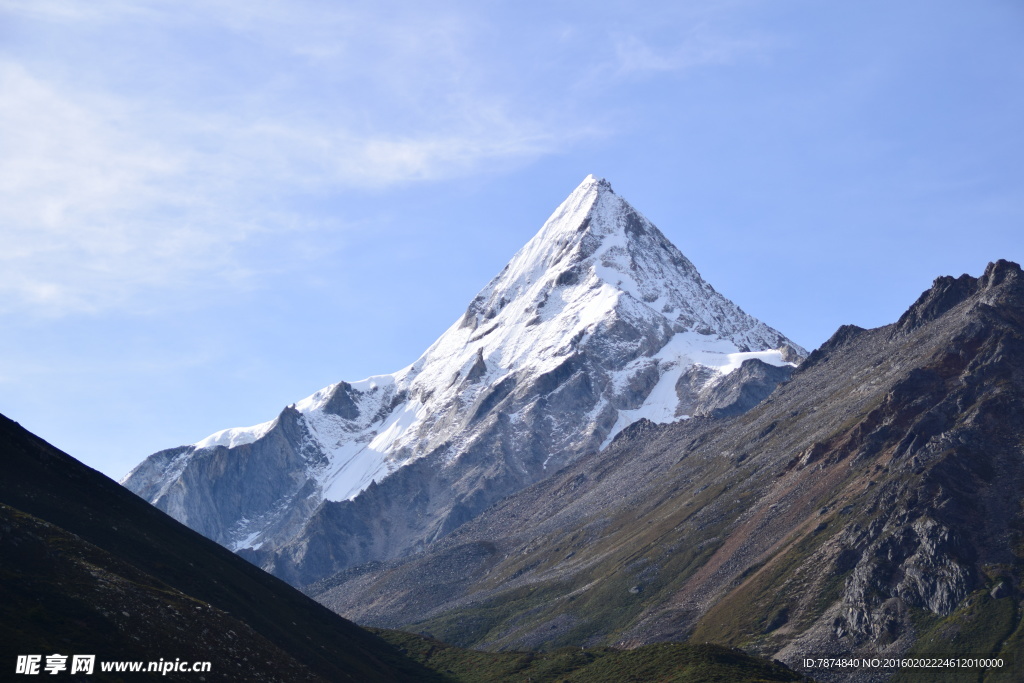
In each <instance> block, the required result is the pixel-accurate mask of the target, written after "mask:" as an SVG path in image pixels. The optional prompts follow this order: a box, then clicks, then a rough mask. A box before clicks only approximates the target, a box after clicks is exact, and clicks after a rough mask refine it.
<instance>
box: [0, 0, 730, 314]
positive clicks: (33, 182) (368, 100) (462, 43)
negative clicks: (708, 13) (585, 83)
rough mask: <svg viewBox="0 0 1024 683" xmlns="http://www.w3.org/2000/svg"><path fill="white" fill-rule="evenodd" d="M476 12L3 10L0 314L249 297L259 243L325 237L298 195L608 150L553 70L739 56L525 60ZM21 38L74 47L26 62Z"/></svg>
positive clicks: (719, 52) (698, 45) (644, 51)
mask: <svg viewBox="0 0 1024 683" xmlns="http://www.w3.org/2000/svg"><path fill="white" fill-rule="evenodd" d="M475 11H476V10H475V9H471V10H467V9H465V8H460V7H458V6H457V5H449V6H447V7H433V6H432V7H429V8H427V7H423V8H420V7H419V6H409V5H408V4H407V3H398V4H396V5H394V6H389V5H376V4H375V5H366V6H358V5H353V4H348V5H346V6H344V7H339V6H338V5H337V4H336V3H333V2H331V3H320V2H297V3H287V4H286V3H279V2H252V3H243V4H241V5H239V4H238V3H235V2H230V3H229V2H226V1H225V0H206V1H204V2H188V1H187V0H186V1H184V2H180V3H166V2H157V1H156V0H151V1H146V0H136V1H134V2H126V1H124V0H97V2H94V3H86V4H82V3H79V2H71V1H65V0H39V1H38V2H36V1H34V2H31V3H29V2H19V1H18V0H0V12H7V13H9V14H12V15H13V16H16V17H18V20H19V22H20V24H19V29H18V31H19V33H20V36H21V47H20V48H17V49H20V50H22V53H21V54H19V53H18V52H17V51H16V49H14V48H12V49H10V50H5V51H0V90H2V92H3V93H4V96H3V98H0V149H3V154H2V155H0V236H2V239H3V242H4V249H3V250H2V252H0V312H3V311H12V310H33V311H37V312H43V313H48V314H52V315H60V314H64V313H67V312H70V311H102V310H106V309H109V308H118V307H134V308H138V307H139V306H144V305H146V302H147V301H148V295H149V294H151V293H152V292H159V291H176V292H179V293H181V292H184V293H192V294H195V293H198V292H208V291H210V290H211V288H215V287H219V286H223V285H225V284H230V285H231V286H245V285H252V284H253V283H254V282H255V279H256V276H257V273H256V271H257V270H258V268H257V267H256V266H254V265H253V262H252V260H251V259H249V258H248V256H249V255H250V252H251V249H250V246H251V245H252V244H254V243H259V242H260V240H261V239H263V238H268V237H269V239H275V236H281V235H282V234H287V233H289V231H294V230H307V231H316V230H321V229H323V225H324V217H322V216H313V215H309V216H304V215H301V214H298V213H296V212H295V210H289V209H288V208H287V207H288V206H289V205H290V204H294V203H295V202H294V201H293V200H296V199H300V200H301V197H303V196H304V195H308V194H309V193H316V194H320V195H322V194H325V193H327V194H329V193H332V192H336V191H343V190H346V189H353V188H355V189H360V188H375V189H385V188H389V187H393V186H400V185H403V184H406V183H412V182H422V181H437V180H443V179H449V178H455V177H462V176H466V175H471V174H476V173H480V172H482V171H486V170H492V169H499V170H500V169H502V168H506V167H507V166H508V165H510V164H522V163H528V162H530V161H532V160H535V159H537V158H540V157H543V156H545V155H548V154H553V153H558V152H561V151H564V150H566V149H567V148H569V147H571V146H573V145H576V144H578V143H579V141H581V140H584V139H592V138H594V137H595V136H599V135H601V134H603V132H604V131H602V130H601V126H600V120H599V118H598V117H596V116H595V115H594V114H593V113H592V112H591V111H590V110H589V108H588V107H587V106H586V102H582V103H581V102H580V101H577V100H578V98H577V94H578V93H573V88H572V83H571V82H568V81H566V80H564V79H566V78H570V79H571V77H572V74H570V72H569V71H567V69H568V67H566V66H562V67H555V68H556V69H559V68H560V69H562V71H555V72H552V73H549V72H548V69H549V67H548V66H547V65H548V64H552V65H553V64H556V63H558V64H576V61H575V59H576V58H578V57H580V56H585V57H586V58H594V59H595V60H596V61H600V62H603V63H605V64H607V63H609V61H608V60H609V58H610V60H611V62H614V63H615V64H616V66H615V67H614V68H615V70H616V72H617V73H616V75H619V76H622V75H629V74H632V73H640V72H644V71H647V72H657V71H665V70H674V69H680V68H687V67H690V66H696V65H700V64H707V63H720V62H724V61H728V60H730V59H732V58H733V57H734V56H735V55H736V54H738V53H739V52H741V51H742V50H745V49H748V48H749V46H748V45H743V44H740V43H728V42H723V41H721V40H717V41H716V40H711V39H709V38H706V37H705V36H704V35H703V34H696V33H695V34H694V35H693V36H690V38H689V39H688V40H687V41H684V42H683V43H681V44H680V45H679V46H678V47H673V48H670V49H668V50H665V49H663V48H655V47H653V46H652V45H653V44H652V43H650V42H645V41H644V40H642V39H641V38H640V37H637V35H636V34H624V37H621V38H619V39H616V40H615V41H612V42H611V43H605V44H604V45H603V46H598V47H600V49H599V50H598V51H597V52H596V53H594V46H593V45H579V44H572V45H570V44H569V43H572V41H568V43H567V42H566V41H565V40H563V39H554V40H552V41H550V43H544V42H543V41H541V42H540V43H537V42H533V43H530V47H524V48H519V47H517V46H516V44H515V40H516V38H517V36H515V35H511V36H506V35H505V28H506V27H504V26H501V25H496V24H495V23H494V22H493V21H491V22H490V24H489V23H488V21H487V20H486V19H485V17H484V16H483V15H480V14H474V12H475ZM33 22H45V23H46V25H47V26H48V28H47V29H46V30H47V31H50V32H55V33H52V34H51V35H58V36H61V35H66V36H67V37H68V40H67V41H66V43H62V44H63V45H64V46H65V47H63V48H61V50H58V51H56V52H54V51H52V50H48V49H47V48H46V47H45V46H40V47H39V49H37V50H35V51H33V49H32V45H31V40H29V39H27V38H26V36H27V35H29V34H30V33H31V30H32V26H33V25H34V24H33ZM40 25H41V24H40ZM518 30H519V31H526V32H529V31H533V30H534V27H533V26H532V25H524V26H520V27H519V28H518ZM62 31H63V33H62ZM531 40H532V38H531ZM538 46H540V47H541V48H543V50H547V51H548V52H541V53H538V54H533V53H531V52H529V50H530V49H535V48H538ZM62 50H63V51H62ZM566 50H570V51H572V50H576V51H577V52H574V53H572V54H568V53H566V52H564V51H566ZM579 50H583V52H579ZM51 53H52V54H51ZM592 53H594V54H592ZM76 60H80V61H82V63H81V64H78V63H76ZM93 62H95V63H93ZM585 72H586V69H585V68H584V69H581V70H580V72H579V73H585ZM79 76H84V77H82V78H79ZM576 77H577V78H579V77H580V76H579V74H576ZM581 112H585V113H583V114H581ZM328 222H330V221H328ZM338 224H339V221H338V220H334V221H333V222H330V226H331V228H332V229H336V228H337V226H338Z"/></svg>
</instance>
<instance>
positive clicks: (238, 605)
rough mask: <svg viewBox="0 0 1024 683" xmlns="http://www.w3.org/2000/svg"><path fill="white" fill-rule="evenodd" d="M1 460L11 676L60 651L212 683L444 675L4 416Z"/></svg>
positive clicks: (0, 594)
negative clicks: (176, 664)
mask: <svg viewBox="0 0 1024 683" xmlns="http://www.w3.org/2000/svg"><path fill="white" fill-rule="evenodd" d="M0 461H2V463H3V476H2V477H0V576H2V579H3V580H2V581H0V642H2V645H0V650H2V657H0V666H2V667H3V671H4V672H5V674H6V675H13V672H14V669H15V659H16V656H17V655H19V654H41V655H44V656H45V655H49V654H53V653H59V654H64V655H73V654H95V655H97V660H98V661H99V660H146V661H149V660H159V659H161V658H162V659H164V660H170V661H173V660H175V659H176V658H181V659H182V660H186V661H209V662H211V664H212V668H211V672H210V673H208V674H204V677H205V680H207V681H213V680H216V681H239V680H251V681H260V680H262V681H346V680H348V681H421V680H444V679H443V678H442V677H440V676H435V675H434V674H433V672H430V671H428V670H427V669H425V668H423V667H421V666H419V665H417V664H415V663H413V662H411V661H410V660H408V659H406V658H405V657H403V656H402V655H400V654H399V653H398V652H397V651H396V650H395V649H394V648H393V647H392V646H390V645H388V644H387V643H386V642H384V641H383V640H381V639H380V638H378V637H377V636H375V635H373V634H371V633H368V632H367V631H364V630H363V629H361V628H359V627H358V626H356V625H354V624H352V623H350V622H348V621H346V620H344V619H342V618H340V617H338V616H337V615H335V614H334V613H332V612H330V611H328V610H326V609H324V608H323V607H321V606H320V605H318V604H316V603H315V602H313V601H312V600H310V599H309V598H307V597H306V596H304V595H302V594H301V593H299V592H298V591H296V590H295V589H293V588H292V587H291V586H289V585H287V584H285V583H284V582H283V581H280V580H279V579H276V578H274V577H272V576H270V575H269V574H266V573H264V572H263V571H261V570H260V569H258V568H256V567H254V566H252V565H251V564H249V563H248V562H246V561H245V560H242V559H241V558H239V557H238V556H236V555H234V554H233V553H231V552H229V551H227V550H225V549H224V548H222V547H220V546H219V545H217V544H216V543H214V542H212V541H209V540H207V539H206V538H204V537H202V536H200V535H199V534H197V533H195V532H194V531H192V530H190V529H188V528H187V527H185V526H183V525H181V524H179V523H178V522H176V521H174V520H173V519H171V518H170V517H168V516H167V515H166V514H164V513H163V512H160V511H159V510H157V509H156V508H154V507H152V506H151V505H149V504H148V503H146V502H145V501H143V500H142V499H141V498H139V497H137V496H136V495H135V494H133V493H131V492H129V491H127V490H126V489H124V488H122V487H121V486H119V485H118V484H117V483H115V482H113V481H111V480H110V479H108V478H107V477H105V476H103V475H102V474H100V473H98V472H96V471H94V470H91V469H89V468H88V467H86V466H84V465H82V464H81V463H79V462H78V461H76V460H74V459H73V458H71V457H70V456H68V455H66V454H64V453H62V452H61V451H59V450H57V449H56V448H54V447H52V446H50V445H49V444H47V443H46V442H45V441H43V440H41V439H39V438H38V437H36V436H34V435H32V434H31V433H29V432H27V431H25V430H24V429H22V428H21V427H20V426H19V425H18V424H17V423H15V422H12V421H10V420H9V419H7V418H5V417H3V416H0ZM44 673H45V672H44ZM121 676H124V675H123V674H122V675H117V676H115V675H111V676H110V677H107V678H105V677H104V676H103V675H101V674H100V673H99V672H98V671H97V673H96V675H95V676H94V677H89V680H121ZM180 676H181V678H180V679H179V680H186V679H187V680H199V678H198V675H197V674H191V673H190V674H180ZM142 678H145V676H144V675H143V676H140V675H134V676H133V677H132V676H129V677H127V678H126V680H140V679H142ZM155 678H158V679H159V678H162V679H163V680H168V678H167V677H160V676H155ZM170 679H171V680H174V676H171V677H170ZM5 680H7V678H5Z"/></svg>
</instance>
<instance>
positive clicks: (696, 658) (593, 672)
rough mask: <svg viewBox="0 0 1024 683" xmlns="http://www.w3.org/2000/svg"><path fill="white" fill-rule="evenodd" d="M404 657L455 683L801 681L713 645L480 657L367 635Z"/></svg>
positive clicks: (422, 640)
mask: <svg viewBox="0 0 1024 683" xmlns="http://www.w3.org/2000/svg"><path fill="white" fill-rule="evenodd" d="M372 630H373V631H374V632H375V633H376V634H377V635H379V636H380V637H382V638H383V639H384V640H386V641H388V642H389V643H391V644H392V645H394V646H395V647H397V648H399V649H400V651H401V652H403V653H404V654H405V655H406V656H408V657H410V658H411V659H413V660H414V661H416V662H419V663H420V664H423V665H424V666H427V667H429V668H431V669H434V670H435V671H438V672H440V673H442V674H444V675H445V676H447V677H449V679H450V680H451V681H457V682H458V683H498V682H502V683H503V682H505V681H509V682H510V683H511V682H513V681H515V682H518V681H529V682H530V683H696V682H698V681H699V682H701V683H713V682H716V681H721V682H722V683H727V682H728V683H754V682H755V681H764V682H768V681H806V680H808V679H806V678H804V677H803V676H801V675H800V674H798V673H796V672H794V671H792V670H790V669H788V668H786V667H785V666H782V665H780V664H776V663H774V662H770V661H768V660H766V659H758V658H756V657H752V656H750V655H747V654H745V653H743V652H740V651H738V650H731V649H728V648H724V647H719V646H717V645H689V644H685V643H659V644H656V645H645V646H643V647H639V648H636V649H634V650H616V649H613V648H607V647H600V648H589V649H583V648H562V649H559V650H553V651H550V652H480V651H477V650H465V649H461V648H457V647H453V646H451V645H447V644H445V643H442V642H441V641H438V640H434V639H433V638H427V637H424V636H420V635H416V634H413V633H406V632H403V631H389V630H383V629H372Z"/></svg>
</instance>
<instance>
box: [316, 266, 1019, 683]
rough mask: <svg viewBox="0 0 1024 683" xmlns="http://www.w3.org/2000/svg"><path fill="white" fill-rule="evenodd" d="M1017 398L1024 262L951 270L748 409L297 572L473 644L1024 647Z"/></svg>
mask: <svg viewBox="0 0 1024 683" xmlns="http://www.w3.org/2000/svg"><path fill="white" fill-rule="evenodd" d="M1022 415H1024V274H1022V272H1021V269H1020V267H1019V266H1018V265H1017V264H1013V263H1008V262H1005V261H999V262H996V263H993V264H990V265H989V267H988V268H987V269H986V270H985V273H984V274H983V275H982V276H981V277H979V278H973V277H970V276H963V277H960V278H957V279H954V278H946V277H943V278H939V279H938V280H936V281H935V283H934V285H933V286H932V287H931V288H930V289H929V290H927V291H926V292H925V293H924V294H922V296H921V297H920V299H919V300H918V301H917V302H916V303H915V304H914V305H912V306H911V307H910V309H908V311H907V312H906V314H904V315H903V316H902V317H901V318H900V320H899V321H898V322H897V323H894V324H892V325H889V326H886V327H882V328H878V329H873V330H865V329H861V328H858V327H856V326H845V327H843V328H840V330H838V331H837V332H836V334H835V335H834V336H833V337H832V338H831V339H830V340H829V341H828V342H827V343H826V344H824V345H823V346H822V347H821V348H819V349H818V350H816V351H814V352H813V353H812V354H811V355H810V356H809V357H808V358H807V360H806V361H805V362H804V363H803V364H802V365H801V366H800V367H799V369H798V370H797V371H796V372H795V373H794V374H793V375H792V377H791V378H790V379H789V380H788V381H785V382H783V383H782V384H781V385H779V386H778V388H777V389H776V390H775V391H774V392H773V393H772V394H771V395H770V396H768V398H767V399H765V400H763V401H761V402H760V403H759V404H758V405H756V406H755V407H753V408H752V409H750V410H748V411H747V412H744V413H742V414H740V415H738V416H732V417H721V418H711V417H707V418H694V419H691V420H687V421H684V422H678V423H674V424H668V425H655V424H653V423H650V422H648V421H640V422H637V423H635V424H633V425H631V426H630V427H628V428H627V429H625V430H623V431H622V433H621V434H619V436H618V437H617V438H616V439H615V441H614V442H613V443H612V445H611V447H610V448H608V449H607V450H605V451H601V452H597V453H593V454H589V455H587V456H585V457H583V458H581V459H580V460H578V461H577V462H575V463H573V464H572V465H570V466H569V467H567V468H566V469H565V470H563V471H562V472H560V473H558V474H557V475H556V476H553V477H551V478H549V479H547V480H544V481H542V482H540V483H538V484H536V485H534V486H532V487H530V488H528V489H525V490H523V491H521V492H519V493H517V494H515V495H513V496H510V497H509V498H507V499H506V500H504V501H502V502H500V503H498V504H497V505H495V506H494V507H493V508H492V509H490V510H488V511H487V512H486V513H484V514H483V515H481V516H479V517H478V518H477V519H475V520H473V521H472V522H469V523H468V524H466V525H464V526H463V527H461V528H460V529H458V530H456V531H455V532H454V533H452V534H451V535H449V536H448V537H447V538H444V539H442V540H440V541H438V542H436V543H435V544H433V545H432V546H431V547H429V548H428V549H427V550H426V552H424V553H422V554H421V555H417V556H414V557H409V558H405V559H401V560H394V561H390V562H381V563H374V564H368V565H363V566H359V567H354V568H351V569H349V570H347V571H345V572H341V573H338V574H336V575H335V576H333V577H331V578H329V579H326V580H324V581H322V582H320V583H318V584H316V585H315V586H311V587H310V588H309V589H308V592H309V593H310V594H312V595H314V596H316V597H317V599H318V600H320V601H321V602H323V603H324V604H326V605H328V606H330V607H331V608H332V609H335V610H336V611H338V612H339V613H341V614H345V615H347V616H349V617H350V618H354V619H357V620H359V621H361V622H363V623H368V624H371V625H386V626H397V625H402V626H404V627H406V628H410V629H416V630H422V631H429V632H430V633H433V634H435V635H437V636H438V637H441V638H444V639H446V640H448V641H449V642H454V643H458V644H462V645H470V646H474V647H485V648H509V647H543V648H554V647H559V646H563V645H575V646H578V645H584V644H585V645H596V644H612V643H614V644H618V645H626V646H634V645H639V644H642V643H652V642H659V641H664V640H680V639H686V638H689V639H691V640H693V641H696V642H707V641H709V642H718V643H724V644H728V645H734V646H740V647H742V648H744V649H746V650H748V651H753V652H756V653H760V654H763V655H767V656H771V657H776V658H779V659H781V660H783V661H785V662H787V663H790V664H791V665H798V664H799V663H800V659H801V658H802V657H803V656H806V655H807V654H808V653H813V654H814V655H816V656H841V655H858V654H862V655H870V656H885V655H893V654H896V655H899V654H904V653H914V652H918V653H942V654H950V655H955V654H964V655H1005V656H1006V657H1007V660H1008V661H1010V662H1018V663H1022V664H1024V660H1022V656H1024V621H1022V614H1024V609H1022V604H1021V593H1020V585H1021V580H1022V578H1024V577H1022V569H1024V509H1022V507H1021V504H1020V499H1021V491H1024V458H1022V454H1024V430H1022V428H1021V424H1022V423H1021V416H1022ZM1014 666H1016V665H1014ZM892 673H893V672H891V671H889V672H885V671H877V672H865V671H858V672H855V673H849V672H848V673H847V674H843V673H842V672H837V671H831V672H829V671H821V670H818V671H814V672H813V674H814V676H815V677H816V678H820V679H822V680H833V679H834V680H843V679H850V678H851V677H852V679H856V680H883V679H887V678H889V677H890V676H891V674H892ZM1019 674H1021V671H1020V667H1017V668H1016V669H1014V668H1007V669H1006V670H1004V671H1001V672H989V674H988V677H987V678H986V679H985V680H1017V679H1016V678H1014V677H1015V676H1018V675H1019ZM1001 676H1002V678H1001Z"/></svg>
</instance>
